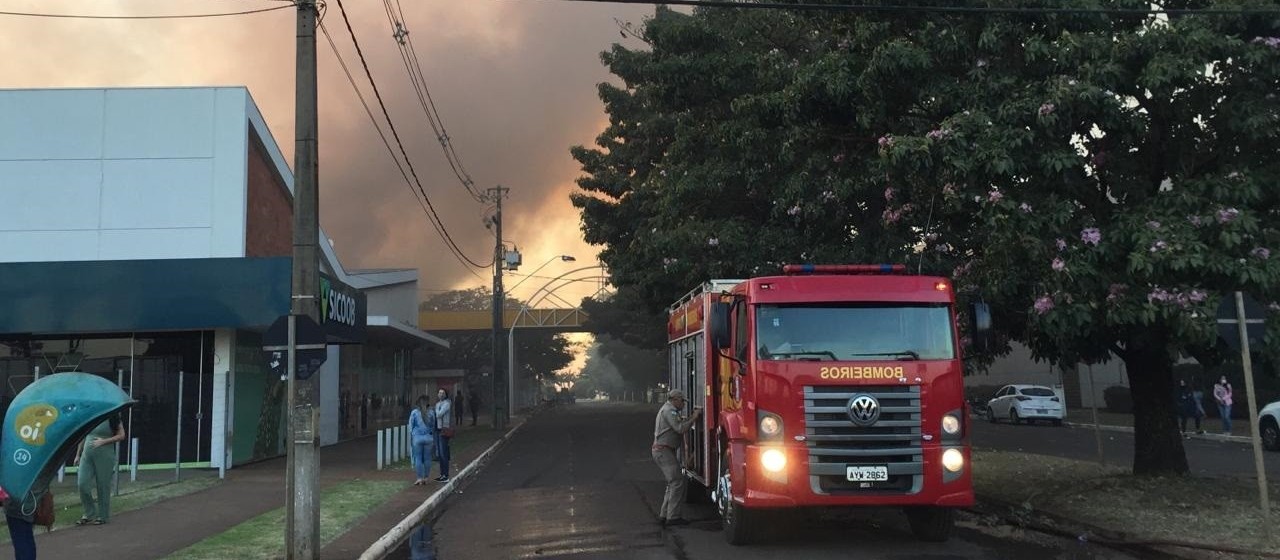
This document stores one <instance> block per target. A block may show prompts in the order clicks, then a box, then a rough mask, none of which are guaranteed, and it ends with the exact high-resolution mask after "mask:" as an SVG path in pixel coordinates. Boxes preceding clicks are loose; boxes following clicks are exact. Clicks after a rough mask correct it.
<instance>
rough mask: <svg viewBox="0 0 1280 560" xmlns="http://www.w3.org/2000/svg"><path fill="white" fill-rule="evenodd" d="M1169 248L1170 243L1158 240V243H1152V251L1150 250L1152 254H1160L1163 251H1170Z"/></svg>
mask: <svg viewBox="0 0 1280 560" xmlns="http://www.w3.org/2000/svg"><path fill="white" fill-rule="evenodd" d="M1168 248H1169V244H1168V243H1165V242H1164V241H1159V240H1158V241H1156V242H1155V243H1152V244H1151V249H1150V250H1151V252H1152V253H1158V252H1160V251H1163V250H1165V249H1168Z"/></svg>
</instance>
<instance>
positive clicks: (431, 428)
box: [409, 395, 436, 486]
mask: <svg viewBox="0 0 1280 560" xmlns="http://www.w3.org/2000/svg"><path fill="white" fill-rule="evenodd" d="M409 435H410V437H411V438H412V441H411V442H410V444H411V445H410V449H411V450H412V452H413V468H414V472H415V473H416V474H417V475H418V478H417V479H416V480H414V481H413V485H414V486H422V485H423V484H426V483H427V477H428V476H431V459H432V457H433V456H434V455H435V449H436V409H435V407H433V406H431V399H430V398H429V397H427V396H426V395H422V396H420V397H418V404H417V406H416V407H414V409H413V412H410V413H409Z"/></svg>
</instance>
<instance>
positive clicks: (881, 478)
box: [846, 467, 889, 482]
mask: <svg viewBox="0 0 1280 560" xmlns="http://www.w3.org/2000/svg"><path fill="white" fill-rule="evenodd" d="M846 475H847V476H848V478H849V480H850V481H852V482H885V481H887V480H889V467H848V471H847V472H846Z"/></svg>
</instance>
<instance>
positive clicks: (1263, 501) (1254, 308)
mask: <svg viewBox="0 0 1280 560" xmlns="http://www.w3.org/2000/svg"><path fill="white" fill-rule="evenodd" d="M1265 322H1266V316H1265V315H1264V314H1263V311H1262V306H1261V305H1258V302H1256V301H1254V299H1253V298H1251V297H1249V296H1246V295H1244V293H1243V292H1236V293H1235V297H1234V298H1223V299H1222V304H1221V305H1219V306H1218V330H1219V333H1224V334H1228V331H1231V330H1234V331H1235V333H1234V334H1235V336H1234V337H1231V336H1224V337H1223V338H1226V339H1227V343H1228V344H1231V345H1232V346H1233V347H1237V346H1238V347H1239V348H1240V364H1241V366H1242V367H1243V368H1244V389H1245V392H1246V393H1248V401H1249V431H1250V433H1251V436H1250V437H1249V440H1250V441H1251V442H1252V444H1253V464H1254V468H1255V469H1256V470H1257V473H1258V502H1259V504H1260V505H1261V507H1262V518H1263V519H1264V520H1266V519H1270V518H1271V499H1270V496H1268V493H1267V471H1266V469H1265V467H1264V466H1263V463H1262V440H1261V439H1260V438H1259V435H1258V399H1257V397H1255V396H1254V391H1253V359H1252V357H1251V356H1250V355H1249V343H1250V341H1261V339H1262V335H1263V330H1262V327H1263V324H1264V323H1265ZM1233 339H1234V340H1233ZM1263 531H1264V533H1265V534H1267V535H1268V536H1269V535H1270V534H1271V524H1270V522H1267V521H1264V522H1263Z"/></svg>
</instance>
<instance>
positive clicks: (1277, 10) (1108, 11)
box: [542, 0, 1280, 16]
mask: <svg viewBox="0 0 1280 560" xmlns="http://www.w3.org/2000/svg"><path fill="white" fill-rule="evenodd" d="M542 1H544V2H545V1H548V0H542ZM556 1H560V2H592V3H605V4H649V5H666V6H695V7H706V8H744V9H765V10H818V11H832V12H863V13H942V14H1003V15H1086V14H1096V15H1116V16H1153V15H1160V14H1164V15H1171V16H1188V15H1202V16H1250V15H1277V14H1280V7H1274V8H1168V9H1165V8H1011V7H994V6H880V5H869V4H819V3H812V2H796V3H794V4H790V3H782V2H751V1H745V0H744V1H737V0H556Z"/></svg>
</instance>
